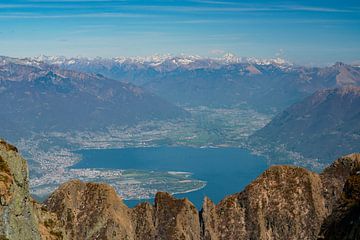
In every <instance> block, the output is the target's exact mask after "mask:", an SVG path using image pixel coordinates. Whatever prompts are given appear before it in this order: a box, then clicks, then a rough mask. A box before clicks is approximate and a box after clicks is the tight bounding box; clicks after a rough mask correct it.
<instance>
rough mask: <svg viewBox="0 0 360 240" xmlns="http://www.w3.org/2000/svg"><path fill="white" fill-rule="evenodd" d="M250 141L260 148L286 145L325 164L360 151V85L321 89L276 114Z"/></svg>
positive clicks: (287, 147) (270, 149)
mask: <svg viewBox="0 0 360 240" xmlns="http://www.w3.org/2000/svg"><path fill="white" fill-rule="evenodd" d="M250 141H251V143H252V144H253V145H255V146H256V147H257V148H258V149H260V150H261V151H268V152H271V151H277V149H276V148H278V147H279V146H283V147H284V148H285V149H286V150H288V151H292V152H298V153H300V154H301V155H303V156H305V157H308V158H314V159H317V158H318V159H320V163H324V164H328V163H330V161H331V159H332V156H341V155H344V154H346V153H350V152H355V151H359V150H360V87H344V88H337V89H330V90H321V91H318V92H316V93H315V94H313V95H311V96H310V97H307V98H305V99H304V100H303V101H301V102H299V103H297V104H294V105H292V106H291V107H289V108H288V109H286V110H285V111H283V112H282V113H280V114H279V115H277V116H276V117H275V118H274V119H273V120H272V121H271V122H270V123H269V124H268V125H266V126H265V127H264V128H263V129H261V130H259V131H257V132H256V133H255V134H254V135H253V136H252V137H251V138H250ZM266 147H268V149H266Z"/></svg>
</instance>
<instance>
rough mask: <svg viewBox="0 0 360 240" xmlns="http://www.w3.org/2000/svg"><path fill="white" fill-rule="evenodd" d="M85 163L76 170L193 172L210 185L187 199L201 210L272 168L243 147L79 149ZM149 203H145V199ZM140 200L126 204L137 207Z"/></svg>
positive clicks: (188, 195)
mask: <svg viewBox="0 0 360 240" xmlns="http://www.w3.org/2000/svg"><path fill="white" fill-rule="evenodd" d="M77 153H80V154H81V155H82V156H83V160H82V161H80V162H79V163H77V164H76V165H74V166H73V168H109V169H139V170H154V171H181V172H191V173H193V174H194V175H193V178H196V179H200V180H204V181H206V182H207V185H206V186H205V187H204V188H202V189H200V190H198V191H195V192H190V193H185V194H177V195H175V196H176V197H187V198H189V199H190V201H192V202H193V203H194V204H195V206H196V207H197V208H198V209H201V205H202V201H203V199H204V197H205V196H208V197H209V198H210V199H212V200H213V201H214V202H215V203H217V202H219V201H220V200H221V199H223V198H224V197H225V196H226V195H229V194H233V193H236V192H240V191H241V190H243V189H244V187H245V186H246V185H247V184H249V183H250V182H251V181H252V180H254V179H255V178H256V177H257V176H259V175H260V174H261V173H262V172H263V171H264V170H265V169H266V168H267V167H268V166H267V164H266V160H265V158H263V157H259V156H256V155H253V154H251V152H250V151H248V150H246V149H241V148H192V147H145V148H124V149H86V150H79V151H77ZM144 201H145V200H144ZM138 202H139V201H138V200H128V201H125V203H126V204H127V205H128V206H130V207H133V206H134V205H135V204H137V203H138Z"/></svg>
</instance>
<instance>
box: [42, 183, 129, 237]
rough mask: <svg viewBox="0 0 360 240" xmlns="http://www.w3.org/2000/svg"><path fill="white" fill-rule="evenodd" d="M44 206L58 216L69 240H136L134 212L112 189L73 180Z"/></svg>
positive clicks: (60, 188)
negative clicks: (133, 220)
mask: <svg viewBox="0 0 360 240" xmlns="http://www.w3.org/2000/svg"><path fill="white" fill-rule="evenodd" d="M44 204H45V206H46V207H47V209H49V210H50V211H51V212H54V213H56V215H57V217H58V219H59V220H60V221H61V223H62V225H63V226H64V228H65V232H66V235H67V238H69V239H72V240H85V239H134V229H133V225H132V222H131V213H130V210H129V209H128V207H127V206H125V205H124V204H123V202H122V201H121V199H120V198H119V197H118V196H117V194H116V192H115V190H114V189H113V188H112V187H110V186H109V185H106V184H98V183H84V182H81V181H79V180H73V181H70V182H67V183H65V184H63V185H61V186H60V187H59V188H58V189H57V190H56V191H55V192H54V193H53V194H52V195H51V196H50V197H49V198H48V199H47V200H46V201H45V203H44Z"/></svg>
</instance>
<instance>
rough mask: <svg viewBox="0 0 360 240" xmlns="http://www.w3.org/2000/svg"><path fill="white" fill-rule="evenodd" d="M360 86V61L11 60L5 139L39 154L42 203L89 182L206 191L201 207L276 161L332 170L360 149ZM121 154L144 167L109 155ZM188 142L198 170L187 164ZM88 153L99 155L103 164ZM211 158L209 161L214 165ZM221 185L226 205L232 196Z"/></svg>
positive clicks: (121, 188) (120, 189)
mask: <svg viewBox="0 0 360 240" xmlns="http://www.w3.org/2000/svg"><path fill="white" fill-rule="evenodd" d="M359 86H360V67H359V66H357V65H348V64H344V63H335V64H334V65H331V66H324V67H306V66H299V65H296V64H292V63H290V62H288V61H285V60H283V59H280V58H275V59H256V58H239V57H236V56H235V55H233V54H226V55H224V56H223V57H219V58H203V57H200V56H186V55H180V56H171V55H164V56H162V55H155V56H150V57H131V58H130V57H117V58H112V59H105V58H92V59H90V58H65V57H54V56H52V57H51V56H39V57H32V58H22V59H18V58H11V57H0V93H1V95H0V109H1V111H0V120H1V126H2V127H1V129H0V136H1V137H2V138H4V139H7V140H8V141H10V142H12V143H14V144H15V145H16V146H17V148H18V149H19V151H20V152H21V153H22V155H24V156H25V157H26V158H27V159H28V163H29V169H30V179H31V181H30V192H31V194H32V195H33V197H35V198H36V199H38V200H44V199H46V198H47V197H48V195H49V194H50V193H51V192H53V191H54V190H55V189H56V188H57V187H58V186H59V185H61V184H63V183H64V182H66V181H69V180H71V179H81V180H83V181H85V182H89V181H91V182H106V183H108V184H110V185H111V186H113V187H114V188H115V190H116V192H117V193H118V194H119V195H120V197H122V198H123V199H125V200H129V201H132V200H136V201H139V199H141V200H143V199H154V198H155V195H156V192H158V191H162V192H169V193H171V194H179V195H181V196H185V197H190V198H192V196H195V195H196V194H194V193H195V192H197V193H199V194H200V193H201V194H202V195H196V197H194V198H193V199H192V200H193V201H195V205H196V207H198V208H200V207H201V206H200V205H201V204H202V199H201V200H195V199H200V198H201V197H203V196H205V195H209V194H210V189H216V188H218V187H217V186H218V185H216V184H215V185H212V184H214V182H218V183H222V182H221V181H225V180H224V179H225V178H226V177H229V178H231V177H233V176H236V177H237V178H231V179H234V181H237V179H240V178H241V179H243V182H241V183H240V182H239V183H238V184H239V185H238V186H240V189H238V190H241V189H242V188H243V187H245V186H246V185H247V184H249V183H250V182H251V181H252V180H254V179H255V178H256V177H257V176H258V174H260V173H261V172H262V171H263V170H265V169H266V165H268V166H269V165H273V164H279V163H281V164H292V165H296V166H301V167H306V168H308V169H309V170H312V171H315V172H321V171H322V170H323V169H324V168H325V167H327V166H328V165H329V164H331V162H332V161H333V159H334V158H337V157H340V156H343V155H346V154H349V153H352V152H359V151H360V145H359V143H360V141H359V140H360V126H359V122H360V87H359ZM145 147H147V148H146V150H145V151H146V153H144V152H143V150H142V149H145ZM193 148H194V149H195V150H193ZM212 148H217V149H218V150H217V151H212V150H211V149H212ZM100 149H102V150H100ZM111 149H115V150H114V151H113V152H112V153H114V154H125V156H128V159H127V160H128V161H129V162H132V163H134V165H127V164H126V161H125V165H122V164H123V163H121V161H120V160H119V159H120V158H119V157H118V155H114V156H112V157H105V156H109V155H107V154H108V153H110V151H111ZM116 149H120V150H124V152H121V151H120V153H119V152H117V151H116ZM179 149H183V150H184V149H185V150H184V151H185V152H186V153H183V154H184V155H185V157H184V158H186V159H187V160H189V161H190V162H191V161H192V162H198V163H199V165H198V166H195V165H194V166H192V167H188V166H190V165H181V164H183V162H182V163H181V164H180V163H179V164H178V162H177V161H182V160H181V159H182V156H183V155H182V154H181V153H179ZM196 149H203V150H201V151H197V150H196ZM234 149H235V150H234ZM86 151H89V152H90V153H91V155H92V156H98V159H95V162H96V164H94V162H91V161H90V160H89V159H86V156H87V155H86V154H87V153H86ZM91 151H94V152H91ZM100 151H103V152H102V153H104V155H101V154H99V155H97V153H100ZM104 151H105V152H104ZM106 151H108V152H106ZM156 151H162V152H165V153H166V154H168V155H166V156H168V158H169V159H166V160H163V159H161V158H160V157H158V155H156V154H155V153H154V152H156ZM235 153H236V154H238V155H237V156H238V157H239V156H242V159H241V161H240V160H239V161H238V162H237V163H238V164H240V163H241V164H240V165H241V166H243V167H244V169H243V173H244V174H245V173H247V175H241V174H239V172H235V171H234V173H233V175H231V174H228V173H229V168H226V167H224V168H220V167H216V164H215V162H216V161H217V162H219V163H220V162H223V163H224V164H225V163H226V164H228V165H229V166H230V165H231V166H236V165H235V164H233V163H231V161H233V159H236V158H237V156H235V155H234V154H235ZM139 154H140V155H139ZM141 154H145V155H146V156H148V158H149V160H148V161H150V162H147V163H146V164H147V165H146V166H148V167H147V168H146V169H145V168H144V167H142V166H141V165H135V162H136V161H137V160H136V159H139V156H141ZM226 154H230V155H226ZM231 154H232V155H231ZM149 156H153V158H152V159H150V157H149ZM226 156H228V157H226ZM112 158H113V159H115V160H114V161H113V165H111V166H110V165H109V161H110V160H108V161H106V159H112ZM200 158H201V159H208V160H209V161H208V162H206V161H205V162H204V164H207V163H208V165H207V167H206V168H205V167H204V168H201V167H199V166H200V162H201V160H199V159H200ZM142 159H145V158H142ZM253 159H257V160H255V161H254V160H253ZM139 161H140V160H139ZM151 161H153V162H151ZM165 161H167V162H170V163H171V164H169V165H166V164H164V162H165ZM210 161H213V162H214V165H212V164H210ZM245 162H248V163H249V164H248V165H246V164H244V163H245ZM250 162H251V164H250ZM156 164H158V165H156ZM226 164H225V165H226ZM79 166H81V167H79ZM106 166H107V167H106ZM125 166H126V167H125ZM157 166H161V167H157ZM163 166H168V167H167V168H165V167H163ZM245 166H246V167H245ZM205 169H207V170H208V173H206V174H205V173H204V171H205ZM252 169H256V171H253V170H252ZM209 173H216V174H217V175H216V177H217V178H216V177H215V181H213V182H212V181H211V180H210V179H213V178H214V176H213V175H210V174H209ZM220 179H221V180H220ZM220 189H222V191H219V193H218V195H216V196H215V197H214V199H216V201H219V200H220V199H222V198H223V197H225V195H227V194H229V193H232V192H230V190H229V189H231V188H226V187H220ZM231 191H233V190H231ZM235 191H236V190H235ZM210 195H211V194H210ZM199 196H200V197H199Z"/></svg>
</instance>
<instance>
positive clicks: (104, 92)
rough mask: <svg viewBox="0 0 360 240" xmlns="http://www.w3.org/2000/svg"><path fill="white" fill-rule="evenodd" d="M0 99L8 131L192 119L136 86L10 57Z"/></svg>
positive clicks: (2, 69) (3, 63)
mask: <svg viewBox="0 0 360 240" xmlns="http://www.w3.org/2000/svg"><path fill="white" fill-rule="evenodd" d="M0 93H1V94H0V108H1V111H0V119H1V123H2V131H6V130H9V129H10V130H14V129H17V130H16V132H23V133H25V132H29V131H38V130H40V131H49V130H82V129H90V130H95V129H101V128H102V127H107V126H110V125H120V124H122V125H132V124H135V123H138V122H140V121H144V120H159V119H160V120H161V119H174V118H184V117H187V116H188V113H187V112H186V111H184V110H183V109H181V108H179V107H177V106H175V105H173V104H171V103H169V102H168V101H166V100H164V99H162V98H161V97H158V96H156V95H154V94H152V93H149V92H148V91H146V90H144V89H142V88H141V87H137V86H135V85H133V84H130V83H123V82H120V81H115V80H111V79H108V78H106V77H104V76H102V75H100V74H88V73H80V72H75V71H71V70H64V69H60V68H58V67H56V66H50V65H47V64H45V63H39V64H35V63H34V62H28V61H27V60H21V59H13V58H7V57H1V58H0ZM13 132H14V131H13Z"/></svg>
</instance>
